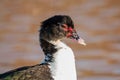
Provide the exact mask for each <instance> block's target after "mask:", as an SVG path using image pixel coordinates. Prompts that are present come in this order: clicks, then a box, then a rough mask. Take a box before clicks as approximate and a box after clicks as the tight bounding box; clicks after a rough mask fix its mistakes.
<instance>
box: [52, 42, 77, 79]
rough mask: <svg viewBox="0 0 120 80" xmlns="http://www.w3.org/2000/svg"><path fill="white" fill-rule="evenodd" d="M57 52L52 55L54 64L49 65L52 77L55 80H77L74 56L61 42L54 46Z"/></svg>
mask: <svg viewBox="0 0 120 80" xmlns="http://www.w3.org/2000/svg"><path fill="white" fill-rule="evenodd" d="M56 48H58V51H57V52H56V53H54V62H52V63H50V69H51V72H52V76H53V78H54V79H55V80H77V78H76V68H75V59H74V54H73V52H72V50H71V48H69V47H68V46H67V45H65V44H64V43H62V42H59V43H58V44H56Z"/></svg>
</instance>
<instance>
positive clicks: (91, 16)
mask: <svg viewBox="0 0 120 80" xmlns="http://www.w3.org/2000/svg"><path fill="white" fill-rule="evenodd" d="M55 14H67V15H70V16H71V17H72V19H73V21H74V23H75V27H76V29H77V32H78V34H79V35H80V36H81V37H83V38H84V39H85V41H86V43H87V46H86V47H84V46H81V45H79V44H77V43H76V42H73V41H72V40H68V39H67V41H66V39H65V42H66V43H67V44H68V45H69V46H70V47H71V48H72V49H73V51H74V53H75V58H76V66H77V74H78V80H120V0H78V1H75V0H59V1H57V0H12V1H8V0H1V2H0V73H3V72H5V71H8V70H11V69H14V68H17V67H20V66H25V65H34V64H37V63H40V62H41V60H42V59H43V58H44V55H43V52H42V51H41V49H40V47H39V38H38V34H39V33H38V31H39V25H40V22H41V21H43V20H44V19H46V18H48V17H50V16H53V15H55Z"/></svg>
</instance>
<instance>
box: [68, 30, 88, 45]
mask: <svg viewBox="0 0 120 80" xmlns="http://www.w3.org/2000/svg"><path fill="white" fill-rule="evenodd" d="M70 38H71V39H74V40H76V41H77V42H78V43H79V44H81V45H84V46H85V45H86V43H85V41H84V39H82V38H81V37H79V35H78V34H77V32H76V31H75V30H74V31H73V32H72V35H71V37H70Z"/></svg>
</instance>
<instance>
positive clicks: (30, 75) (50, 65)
mask: <svg viewBox="0 0 120 80" xmlns="http://www.w3.org/2000/svg"><path fill="white" fill-rule="evenodd" d="M63 38H70V39H74V40H76V41H78V42H79V43H80V44H83V45H85V43H84V40H83V39H82V38H80V37H79V36H78V34H77V32H76V30H75V29H74V24H73V21H72V19H71V18H70V17H69V16H66V15H56V16H53V17H51V18H48V19H46V20H45V21H43V22H42V24H41V28H40V33H39V41H40V46H41V48H42V50H43V52H44V55H45V58H44V60H43V61H42V63H40V64H37V65H34V66H25V67H21V68H17V69H15V70H11V71H8V72H6V73H3V74H0V80H77V77H76V67H75V58H74V54H73V51H72V50H71V48H70V47H68V46H67V45H66V44H64V43H63V42H62V41H61V40H62V39H63Z"/></svg>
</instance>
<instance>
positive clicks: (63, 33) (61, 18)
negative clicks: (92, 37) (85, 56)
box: [40, 15, 86, 45]
mask: <svg viewBox="0 0 120 80" xmlns="http://www.w3.org/2000/svg"><path fill="white" fill-rule="evenodd" d="M63 38H70V39H73V40H76V41H78V43H80V44H82V45H86V44H85V42H84V40H83V39H82V38H81V37H79V35H78V34H77V32H76V30H75V29H74V24H73V21H72V19H71V18H70V17H69V16H67V15H56V16H53V17H51V18H48V19H47V20H45V21H43V22H42V24H41V29H40V39H44V40H46V41H57V40H61V39H63Z"/></svg>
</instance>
